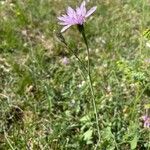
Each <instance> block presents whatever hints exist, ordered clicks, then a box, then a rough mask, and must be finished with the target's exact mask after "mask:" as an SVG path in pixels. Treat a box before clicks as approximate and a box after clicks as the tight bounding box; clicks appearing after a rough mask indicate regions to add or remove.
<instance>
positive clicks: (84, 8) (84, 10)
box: [80, 1, 86, 16]
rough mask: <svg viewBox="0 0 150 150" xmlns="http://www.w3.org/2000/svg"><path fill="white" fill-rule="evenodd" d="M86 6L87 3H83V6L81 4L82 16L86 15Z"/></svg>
mask: <svg viewBox="0 0 150 150" xmlns="http://www.w3.org/2000/svg"><path fill="white" fill-rule="evenodd" d="M85 5H86V2H85V1H83V2H82V4H81V6H80V12H81V15H82V16H85V15H86V7H85Z"/></svg>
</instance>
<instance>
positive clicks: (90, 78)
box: [79, 26, 101, 149]
mask: <svg viewBox="0 0 150 150" xmlns="http://www.w3.org/2000/svg"><path fill="white" fill-rule="evenodd" d="M79 28H81V29H79V31H80V32H81V33H82V36H83V40H84V42H85V45H86V50H87V56H88V77H89V85H90V90H91V95H92V103H93V107H94V113H95V119H96V125H97V131H98V138H99V140H98V143H97V146H98V144H99V142H100V138H101V136H100V128H99V121H98V113H97V107H96V100H95V95H94V89H93V81H92V77H91V68H90V51H89V46H88V41H87V38H86V36H85V32H84V27H83V26H80V27H79ZM96 149H97V147H96Z"/></svg>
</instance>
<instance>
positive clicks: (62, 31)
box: [61, 25, 71, 33]
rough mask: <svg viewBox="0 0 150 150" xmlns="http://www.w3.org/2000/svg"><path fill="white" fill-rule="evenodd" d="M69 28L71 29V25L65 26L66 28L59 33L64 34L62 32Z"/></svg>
mask: <svg viewBox="0 0 150 150" xmlns="http://www.w3.org/2000/svg"><path fill="white" fill-rule="evenodd" d="M70 27H71V25H67V26H65V27H63V28H62V30H61V33H62V32H64V31H66V30H67V29H68V28H70Z"/></svg>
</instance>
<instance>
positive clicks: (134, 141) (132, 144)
mask: <svg viewBox="0 0 150 150" xmlns="http://www.w3.org/2000/svg"><path fill="white" fill-rule="evenodd" d="M137 142H138V136H137V134H135V136H134V138H133V140H132V141H130V146H131V149H132V150H134V149H135V148H136V147H137Z"/></svg>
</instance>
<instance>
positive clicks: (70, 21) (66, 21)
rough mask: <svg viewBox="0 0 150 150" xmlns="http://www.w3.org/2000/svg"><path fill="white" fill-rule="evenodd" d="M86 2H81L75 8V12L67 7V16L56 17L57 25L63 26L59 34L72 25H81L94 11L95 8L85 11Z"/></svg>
mask: <svg viewBox="0 0 150 150" xmlns="http://www.w3.org/2000/svg"><path fill="white" fill-rule="evenodd" d="M85 5H86V2H85V1H83V2H82V4H81V6H80V7H77V8H76V10H74V9H72V8H71V7H68V9H67V14H65V15H62V16H60V17H58V20H59V24H60V25H63V26H64V27H63V28H62V30H61V32H64V31H65V30H67V29H68V28H69V27H71V26H72V25H83V23H84V22H85V21H86V18H88V17H89V16H90V15H91V14H93V13H94V11H95V10H96V8H97V7H96V6H95V7H92V8H91V9H90V10H89V11H87V10H86V7H85Z"/></svg>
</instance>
